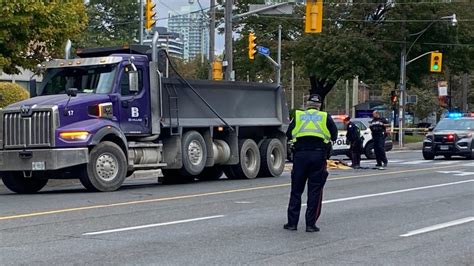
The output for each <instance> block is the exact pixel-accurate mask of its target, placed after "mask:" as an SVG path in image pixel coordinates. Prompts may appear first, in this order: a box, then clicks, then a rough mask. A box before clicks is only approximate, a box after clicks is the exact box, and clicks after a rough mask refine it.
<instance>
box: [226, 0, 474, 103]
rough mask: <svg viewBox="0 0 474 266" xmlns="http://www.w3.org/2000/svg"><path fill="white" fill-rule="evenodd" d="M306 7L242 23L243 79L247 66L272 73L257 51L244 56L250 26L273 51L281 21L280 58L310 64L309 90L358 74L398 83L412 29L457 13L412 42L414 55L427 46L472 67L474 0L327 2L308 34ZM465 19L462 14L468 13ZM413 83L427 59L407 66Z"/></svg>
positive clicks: (239, 54) (457, 69)
mask: <svg viewBox="0 0 474 266" xmlns="http://www.w3.org/2000/svg"><path fill="white" fill-rule="evenodd" d="M257 2H262V1H252V0H241V1H239V5H238V8H239V9H238V11H237V13H243V12H245V11H247V9H246V8H247V7H246V6H248V4H250V3H257ZM303 8H304V6H299V8H296V10H295V12H294V15H292V16H283V15H278V16H271V15H260V16H250V17H248V18H245V19H244V20H242V21H241V24H240V25H239V26H240V27H239V28H237V31H239V30H240V29H241V30H242V32H243V33H244V34H243V35H241V38H240V39H239V40H237V41H236V53H235V54H236V56H235V62H236V63H235V64H234V65H235V68H236V72H237V77H238V78H240V79H242V78H243V75H245V74H246V73H247V72H248V73H249V74H250V77H251V79H252V75H257V73H263V74H264V75H268V76H270V75H272V68H271V66H269V64H268V63H266V62H265V61H264V58H261V57H260V58H259V57H257V58H256V59H255V60H254V62H250V61H249V60H248V59H247V55H246V51H247V48H246V37H247V35H246V32H248V31H249V30H252V31H254V32H255V33H256V36H257V37H258V38H259V39H258V44H263V45H267V46H269V47H270V48H271V50H272V51H276V49H275V47H276V26H277V25H278V24H281V25H283V37H282V40H283V44H282V59H283V65H284V67H286V68H288V66H289V65H290V63H289V61H291V60H295V61H296V62H297V64H298V65H303V66H304V68H305V75H306V78H309V80H310V83H311V89H310V92H311V93H318V94H320V95H322V96H323V97H325V95H326V94H327V93H328V92H329V91H330V90H331V89H332V88H333V86H334V85H335V84H336V82H337V81H338V80H340V79H347V78H352V77H354V76H356V75H357V76H359V79H361V80H365V81H367V83H385V82H387V81H391V82H393V83H394V84H397V83H398V79H399V67H400V64H399V61H400V51H401V45H402V43H403V42H405V37H407V36H408V37H407V39H406V43H407V45H408V46H409V45H410V44H411V43H412V42H413V41H414V38H416V36H414V37H410V36H409V33H416V32H419V31H421V30H423V29H424V28H425V27H426V26H428V24H430V23H431V21H433V20H437V19H438V18H440V17H442V16H447V15H451V14H453V13H456V14H457V15H458V19H459V24H458V26H457V27H448V26H447V23H446V22H435V23H434V24H433V26H432V27H431V28H430V29H429V32H427V33H426V34H424V35H423V36H421V37H420V38H419V39H418V40H417V42H416V43H415V45H413V47H412V49H411V51H410V54H409V59H411V58H413V57H415V56H417V55H419V54H421V53H424V52H427V51H430V50H441V51H443V53H444V54H445V57H444V62H445V66H447V67H448V68H449V69H450V72H451V73H463V72H467V73H470V72H472V70H473V69H474V46H473V45H472V43H474V27H473V21H472V20H469V19H468V18H470V17H472V14H473V13H474V5H472V4H470V3H469V1H463V2H455V3H445V2H440V3H427V2H420V3H403V2H401V3H398V1H397V3H396V4H395V5H394V6H391V5H388V4H385V5H381V4H377V3H367V2H366V1H353V4H345V3H327V4H325V5H324V22H323V32H322V33H320V34H305V33H304V32H303V16H304V15H303V13H304V12H303V11H304V10H303ZM463 18H464V19H463ZM407 70H408V72H407V76H408V85H414V86H418V87H420V86H421V85H422V82H423V78H424V77H426V76H428V75H431V74H430V72H429V71H428V62H427V59H420V60H418V61H416V62H414V63H413V64H411V65H409V68H408V69H407Z"/></svg>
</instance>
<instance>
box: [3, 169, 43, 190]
mask: <svg viewBox="0 0 474 266" xmlns="http://www.w3.org/2000/svg"><path fill="white" fill-rule="evenodd" d="M2 181H3V184H4V185H5V186H6V187H7V188H8V189H9V190H11V191H13V192H16V193H19V194H33V193H36V192H38V191H40V190H41V189H42V188H44V186H46V184H47V183H48V179H38V178H25V177H24V176H23V173H22V172H5V173H2Z"/></svg>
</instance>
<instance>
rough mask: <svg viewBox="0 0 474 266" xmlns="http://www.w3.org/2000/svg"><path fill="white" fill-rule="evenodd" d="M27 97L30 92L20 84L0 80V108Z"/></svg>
mask: <svg viewBox="0 0 474 266" xmlns="http://www.w3.org/2000/svg"><path fill="white" fill-rule="evenodd" d="M29 97H30V94H29V93H28V91H27V90H25V89H24V88H23V87H22V86H20V85H18V84H15V83H10V82H0V108H4V107H6V106H8V105H10V104H12V103H16V102H19V101H23V100H25V99H28V98H29Z"/></svg>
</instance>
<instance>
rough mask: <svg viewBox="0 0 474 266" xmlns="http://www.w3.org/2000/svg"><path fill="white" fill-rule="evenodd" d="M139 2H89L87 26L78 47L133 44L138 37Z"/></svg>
mask: <svg viewBox="0 0 474 266" xmlns="http://www.w3.org/2000/svg"><path fill="white" fill-rule="evenodd" d="M139 8H140V7H139V2H138V1H130V0H114V1H110V0H109V1H103V0H90V1H89V3H88V4H87V15H88V17H89V25H88V26H87V29H86V31H85V33H84V36H83V38H82V39H81V40H79V46H82V47H88V48H90V47H98V46H112V45H123V44H124V43H133V42H135V40H136V39H137V36H138V21H139Z"/></svg>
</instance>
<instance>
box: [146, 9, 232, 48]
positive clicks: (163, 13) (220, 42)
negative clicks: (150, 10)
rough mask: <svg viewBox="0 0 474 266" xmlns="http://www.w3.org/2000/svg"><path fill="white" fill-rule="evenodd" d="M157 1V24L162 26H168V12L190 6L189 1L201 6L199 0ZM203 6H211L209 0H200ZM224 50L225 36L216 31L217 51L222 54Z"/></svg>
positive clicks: (172, 12)
mask: <svg viewBox="0 0 474 266" xmlns="http://www.w3.org/2000/svg"><path fill="white" fill-rule="evenodd" d="M153 1H154V2H155V3H156V8H155V11H156V13H157V14H156V18H158V20H157V23H156V25H157V26H161V27H167V26H168V19H167V17H168V13H169V12H171V14H176V12H179V11H180V9H181V7H184V6H189V5H190V4H189V1H191V2H194V4H193V5H194V6H196V8H199V5H198V3H197V0H153ZM199 1H200V3H201V6H202V7H203V8H204V9H206V8H209V6H210V1H209V0H199ZM223 50H224V36H223V35H219V34H217V33H216V53H217V54H220V53H222V51H223Z"/></svg>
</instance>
